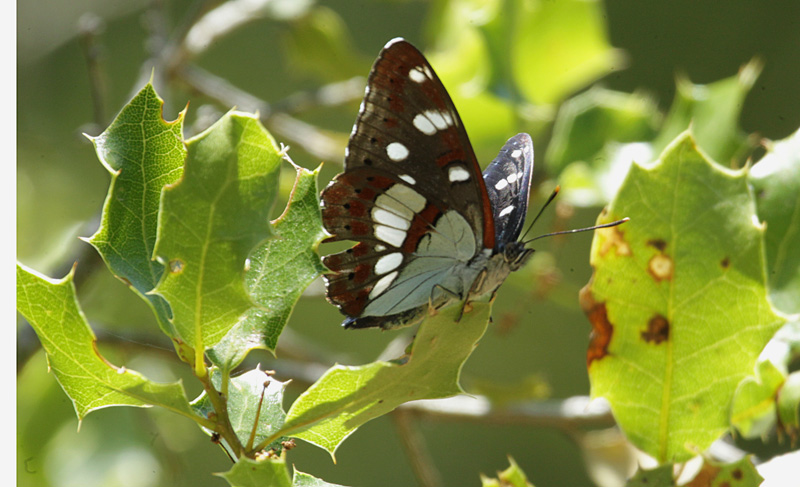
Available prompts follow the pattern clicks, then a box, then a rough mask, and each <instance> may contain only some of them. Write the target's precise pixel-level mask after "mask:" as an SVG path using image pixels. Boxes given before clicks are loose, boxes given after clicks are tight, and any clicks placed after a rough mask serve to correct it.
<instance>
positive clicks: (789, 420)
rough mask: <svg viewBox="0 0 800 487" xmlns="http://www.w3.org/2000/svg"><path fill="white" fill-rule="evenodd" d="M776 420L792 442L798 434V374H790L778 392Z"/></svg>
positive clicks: (799, 380)
mask: <svg viewBox="0 0 800 487" xmlns="http://www.w3.org/2000/svg"><path fill="white" fill-rule="evenodd" d="M778 418H779V419H780V425H781V429H782V430H783V432H785V433H788V434H789V436H790V437H791V438H792V441H795V440H796V439H797V435H798V433H800V372H797V371H795V372H792V373H791V374H789V376H788V377H787V378H786V380H785V381H784V383H783V385H782V387H781V389H780V391H778Z"/></svg>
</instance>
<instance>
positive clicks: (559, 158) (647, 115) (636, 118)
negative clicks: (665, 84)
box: [544, 87, 660, 174]
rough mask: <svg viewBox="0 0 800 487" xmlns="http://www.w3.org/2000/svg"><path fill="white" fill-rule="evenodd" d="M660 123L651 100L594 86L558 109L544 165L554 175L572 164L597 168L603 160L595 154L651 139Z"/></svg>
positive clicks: (658, 115)
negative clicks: (610, 146) (615, 145)
mask: <svg viewBox="0 0 800 487" xmlns="http://www.w3.org/2000/svg"><path fill="white" fill-rule="evenodd" d="M659 123H660V114H659V112H658V108H657V107H656V106H655V104H654V103H653V102H652V100H651V99H650V98H647V97H644V96H642V95H639V94H635V93H634V94H631V93H622V92H618V91H611V90H607V89H605V88H598V87H593V88H591V89H589V90H587V91H585V92H583V93H581V94H579V95H576V96H575V97H573V98H570V99H569V100H567V101H565V102H564V104H562V105H561V108H559V110H558V116H557V117H556V120H555V124H554V125H553V137H552V138H551V140H550V143H549V144H548V146H547V153H546V154H545V157H544V162H545V165H546V166H547V168H548V170H549V171H551V172H552V173H553V174H558V173H560V172H561V171H562V170H563V169H564V168H565V167H566V166H567V165H568V164H569V163H572V162H575V161H585V162H586V163H588V164H590V165H591V166H592V167H594V168H598V167H599V166H601V165H602V164H599V163H603V162H606V160H605V159H604V158H596V157H595V155H596V154H598V153H600V152H601V151H603V149H604V147H605V146H606V144H608V143H609V142H614V143H622V142H635V141H641V140H650V139H651V138H653V137H655V135H656V129H657V127H658V125H659ZM639 162H649V161H639Z"/></svg>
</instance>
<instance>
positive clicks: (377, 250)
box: [375, 244, 386, 252]
mask: <svg viewBox="0 0 800 487" xmlns="http://www.w3.org/2000/svg"><path fill="white" fill-rule="evenodd" d="M384 250H386V247H384V246H383V245H381V244H378V245H376V246H375V252H383V251H384Z"/></svg>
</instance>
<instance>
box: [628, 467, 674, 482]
mask: <svg viewBox="0 0 800 487" xmlns="http://www.w3.org/2000/svg"><path fill="white" fill-rule="evenodd" d="M672 470H673V466H672V464H668V465H661V466H659V467H656V468H654V469H651V470H645V469H643V468H639V470H637V471H636V473H635V474H634V475H633V477H631V478H630V479H629V480H628V482H626V483H625V487H673V486H674V485H675V479H674V478H673V474H672Z"/></svg>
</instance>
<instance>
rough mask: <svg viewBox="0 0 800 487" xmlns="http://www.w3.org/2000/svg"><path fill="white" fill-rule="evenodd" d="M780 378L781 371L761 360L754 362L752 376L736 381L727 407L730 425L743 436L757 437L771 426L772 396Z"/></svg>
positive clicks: (773, 423) (773, 419)
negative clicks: (754, 366)
mask: <svg viewBox="0 0 800 487" xmlns="http://www.w3.org/2000/svg"><path fill="white" fill-rule="evenodd" d="M784 380H786V376H785V375H784V374H783V372H781V371H780V370H779V369H778V368H777V367H775V365H774V364H773V363H772V362H771V361H769V360H764V361H761V362H759V363H758V365H757V366H756V375H755V376H754V377H747V378H745V379H744V380H743V381H742V382H741V383H739V386H738V387H737V388H736V393H735V395H734V397H733V405H732V407H731V426H734V427H735V428H736V429H737V430H739V433H741V435H742V436H743V437H744V438H759V437H761V436H764V435H766V434H767V433H769V431H770V430H771V429H772V428H773V427H774V426H775V420H776V414H775V413H776V411H777V410H776V404H775V400H776V396H777V392H778V389H779V388H780V387H781V385H782V384H783V382H784Z"/></svg>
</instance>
